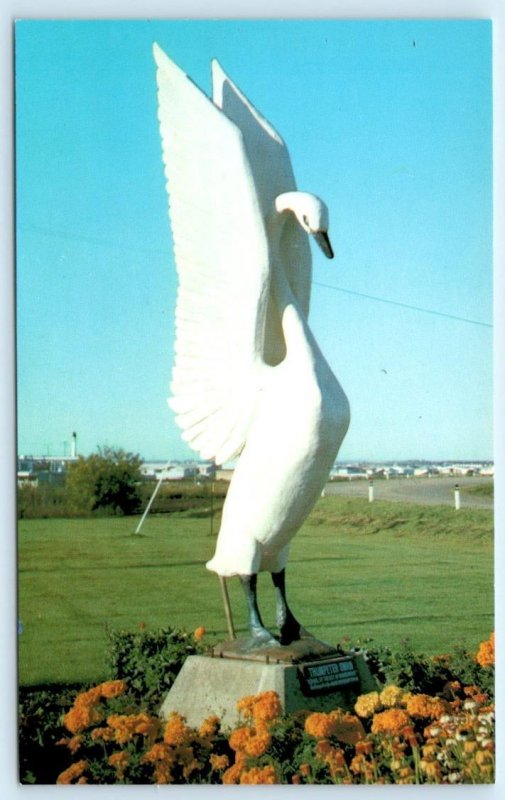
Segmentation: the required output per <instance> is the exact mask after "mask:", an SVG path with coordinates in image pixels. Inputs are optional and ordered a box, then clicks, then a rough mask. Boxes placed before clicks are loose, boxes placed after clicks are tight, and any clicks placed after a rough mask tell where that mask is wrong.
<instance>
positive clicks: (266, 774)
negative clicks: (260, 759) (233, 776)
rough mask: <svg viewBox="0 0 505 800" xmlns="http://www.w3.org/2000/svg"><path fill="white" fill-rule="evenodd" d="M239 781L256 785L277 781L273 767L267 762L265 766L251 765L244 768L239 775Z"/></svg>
mask: <svg viewBox="0 0 505 800" xmlns="http://www.w3.org/2000/svg"><path fill="white" fill-rule="evenodd" d="M240 783H241V784H254V785H256V786H259V785H261V784H273V783H277V780H276V775H275V767H273V766H272V764H268V765H267V766H266V767H253V768H252V769H248V770H245V771H244V772H242V774H241V776H240Z"/></svg>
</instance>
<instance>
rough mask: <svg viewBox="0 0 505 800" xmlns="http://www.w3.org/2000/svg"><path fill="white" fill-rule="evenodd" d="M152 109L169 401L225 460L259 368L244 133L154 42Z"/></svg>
mask: <svg viewBox="0 0 505 800" xmlns="http://www.w3.org/2000/svg"><path fill="white" fill-rule="evenodd" d="M154 57H155V61H156V64H157V67H158V69H157V83H158V111H159V122H160V132H161V139H162V146H163V161H164V164H165V174H166V177H167V181H168V182H167V188H168V193H169V200H170V203H169V205H170V221H171V226H172V234H173V241H174V252H175V261H176V266H177V272H178V276H179V289H178V295H177V306H176V343H175V351H176V357H175V365H174V370H173V379H172V384H171V390H172V397H171V398H170V400H169V404H170V406H171V407H172V409H173V410H174V411H175V412H176V421H177V423H178V424H179V425H180V426H181V427H182V429H183V438H184V439H185V440H186V441H187V442H188V443H189V444H190V445H191V446H192V447H193V448H194V449H195V450H197V451H198V452H199V453H200V455H201V456H202V457H203V458H206V459H210V458H214V459H215V460H216V462H217V463H223V462H224V461H227V460H228V459H230V458H232V457H233V456H234V455H236V454H237V452H239V451H240V449H241V448H242V447H243V445H244V442H245V439H246V436H247V431H248V428H249V425H250V421H251V418H252V414H253V411H254V404H255V400H256V397H257V392H258V385H259V381H260V373H261V369H262V367H263V362H262V357H261V354H262V349H263V336H264V321H265V313H266V304H267V298H268V289H269V258H268V242H267V236H266V230H265V225H264V222H263V217H262V213H261V209H260V205H259V201H258V196H257V192H256V187H255V183H254V179H253V176H252V173H251V169H250V165H249V162H248V158H247V154H246V150H245V147H244V141H243V136H242V134H241V132H240V130H239V129H238V128H237V126H236V125H235V124H234V123H233V122H231V121H230V120H229V119H228V118H227V117H226V115H225V114H223V113H222V111H220V109H218V108H217V106H216V105H214V103H212V102H211V101H210V100H209V98H208V97H207V96H206V95H205V94H204V93H203V92H201V91H200V89H198V87H197V86H195V84H194V83H193V82H192V81H191V80H190V79H189V78H188V77H187V76H186V75H185V73H184V72H182V70H180V69H179V67H177V66H176V65H175V64H174V63H173V62H172V61H171V60H170V59H169V58H168V57H167V56H166V55H165V54H164V53H163V51H162V50H161V49H160V48H159V47H158V46H157V45H155V46H154Z"/></svg>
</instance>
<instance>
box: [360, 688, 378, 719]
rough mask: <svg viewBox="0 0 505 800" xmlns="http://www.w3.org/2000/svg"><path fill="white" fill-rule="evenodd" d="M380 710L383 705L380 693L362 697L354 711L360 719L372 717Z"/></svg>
mask: <svg viewBox="0 0 505 800" xmlns="http://www.w3.org/2000/svg"><path fill="white" fill-rule="evenodd" d="M380 708H382V705H381V700H380V697H379V693H378V692H369V693H368V694H362V695H360V696H359V697H358V699H357V700H356V703H355V705H354V710H355V712H356V714H358V716H360V717H371V716H372V715H373V714H375V712H376V711H378V710H379V709H380Z"/></svg>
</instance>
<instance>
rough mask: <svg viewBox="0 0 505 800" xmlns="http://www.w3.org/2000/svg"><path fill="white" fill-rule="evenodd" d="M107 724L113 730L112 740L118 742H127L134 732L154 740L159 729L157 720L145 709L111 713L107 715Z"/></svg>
mask: <svg viewBox="0 0 505 800" xmlns="http://www.w3.org/2000/svg"><path fill="white" fill-rule="evenodd" d="M107 724H108V726H109V728H112V730H113V731H114V740H115V741H116V742H117V743H118V744H125V743H126V742H129V741H130V740H131V739H132V738H133V737H134V736H135V735H136V734H140V735H142V736H145V737H146V738H147V739H149V740H150V741H154V739H156V736H157V734H158V730H159V723H158V720H157V719H155V718H154V717H151V716H150V715H149V714H146V712H145V711H142V712H140V714H130V715H126V714H111V715H110V717H107Z"/></svg>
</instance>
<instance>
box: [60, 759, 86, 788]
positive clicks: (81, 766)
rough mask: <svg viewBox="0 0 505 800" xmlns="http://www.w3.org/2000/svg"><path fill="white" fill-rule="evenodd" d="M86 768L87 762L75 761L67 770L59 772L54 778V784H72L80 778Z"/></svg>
mask: <svg viewBox="0 0 505 800" xmlns="http://www.w3.org/2000/svg"><path fill="white" fill-rule="evenodd" d="M87 766H88V762H87V761H84V759H82V760H81V761H77V762H76V763H75V764H71V765H70V767H68V769H66V770H64V771H63V772H61V773H60V774H59V775H58V777H57V778H56V783H59V784H62V783H63V784H68V783H72V782H73V781H74V780H76V779H77V778H80V777H81V775H82V774H83V772H84V771H85V770H86V768H87Z"/></svg>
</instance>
